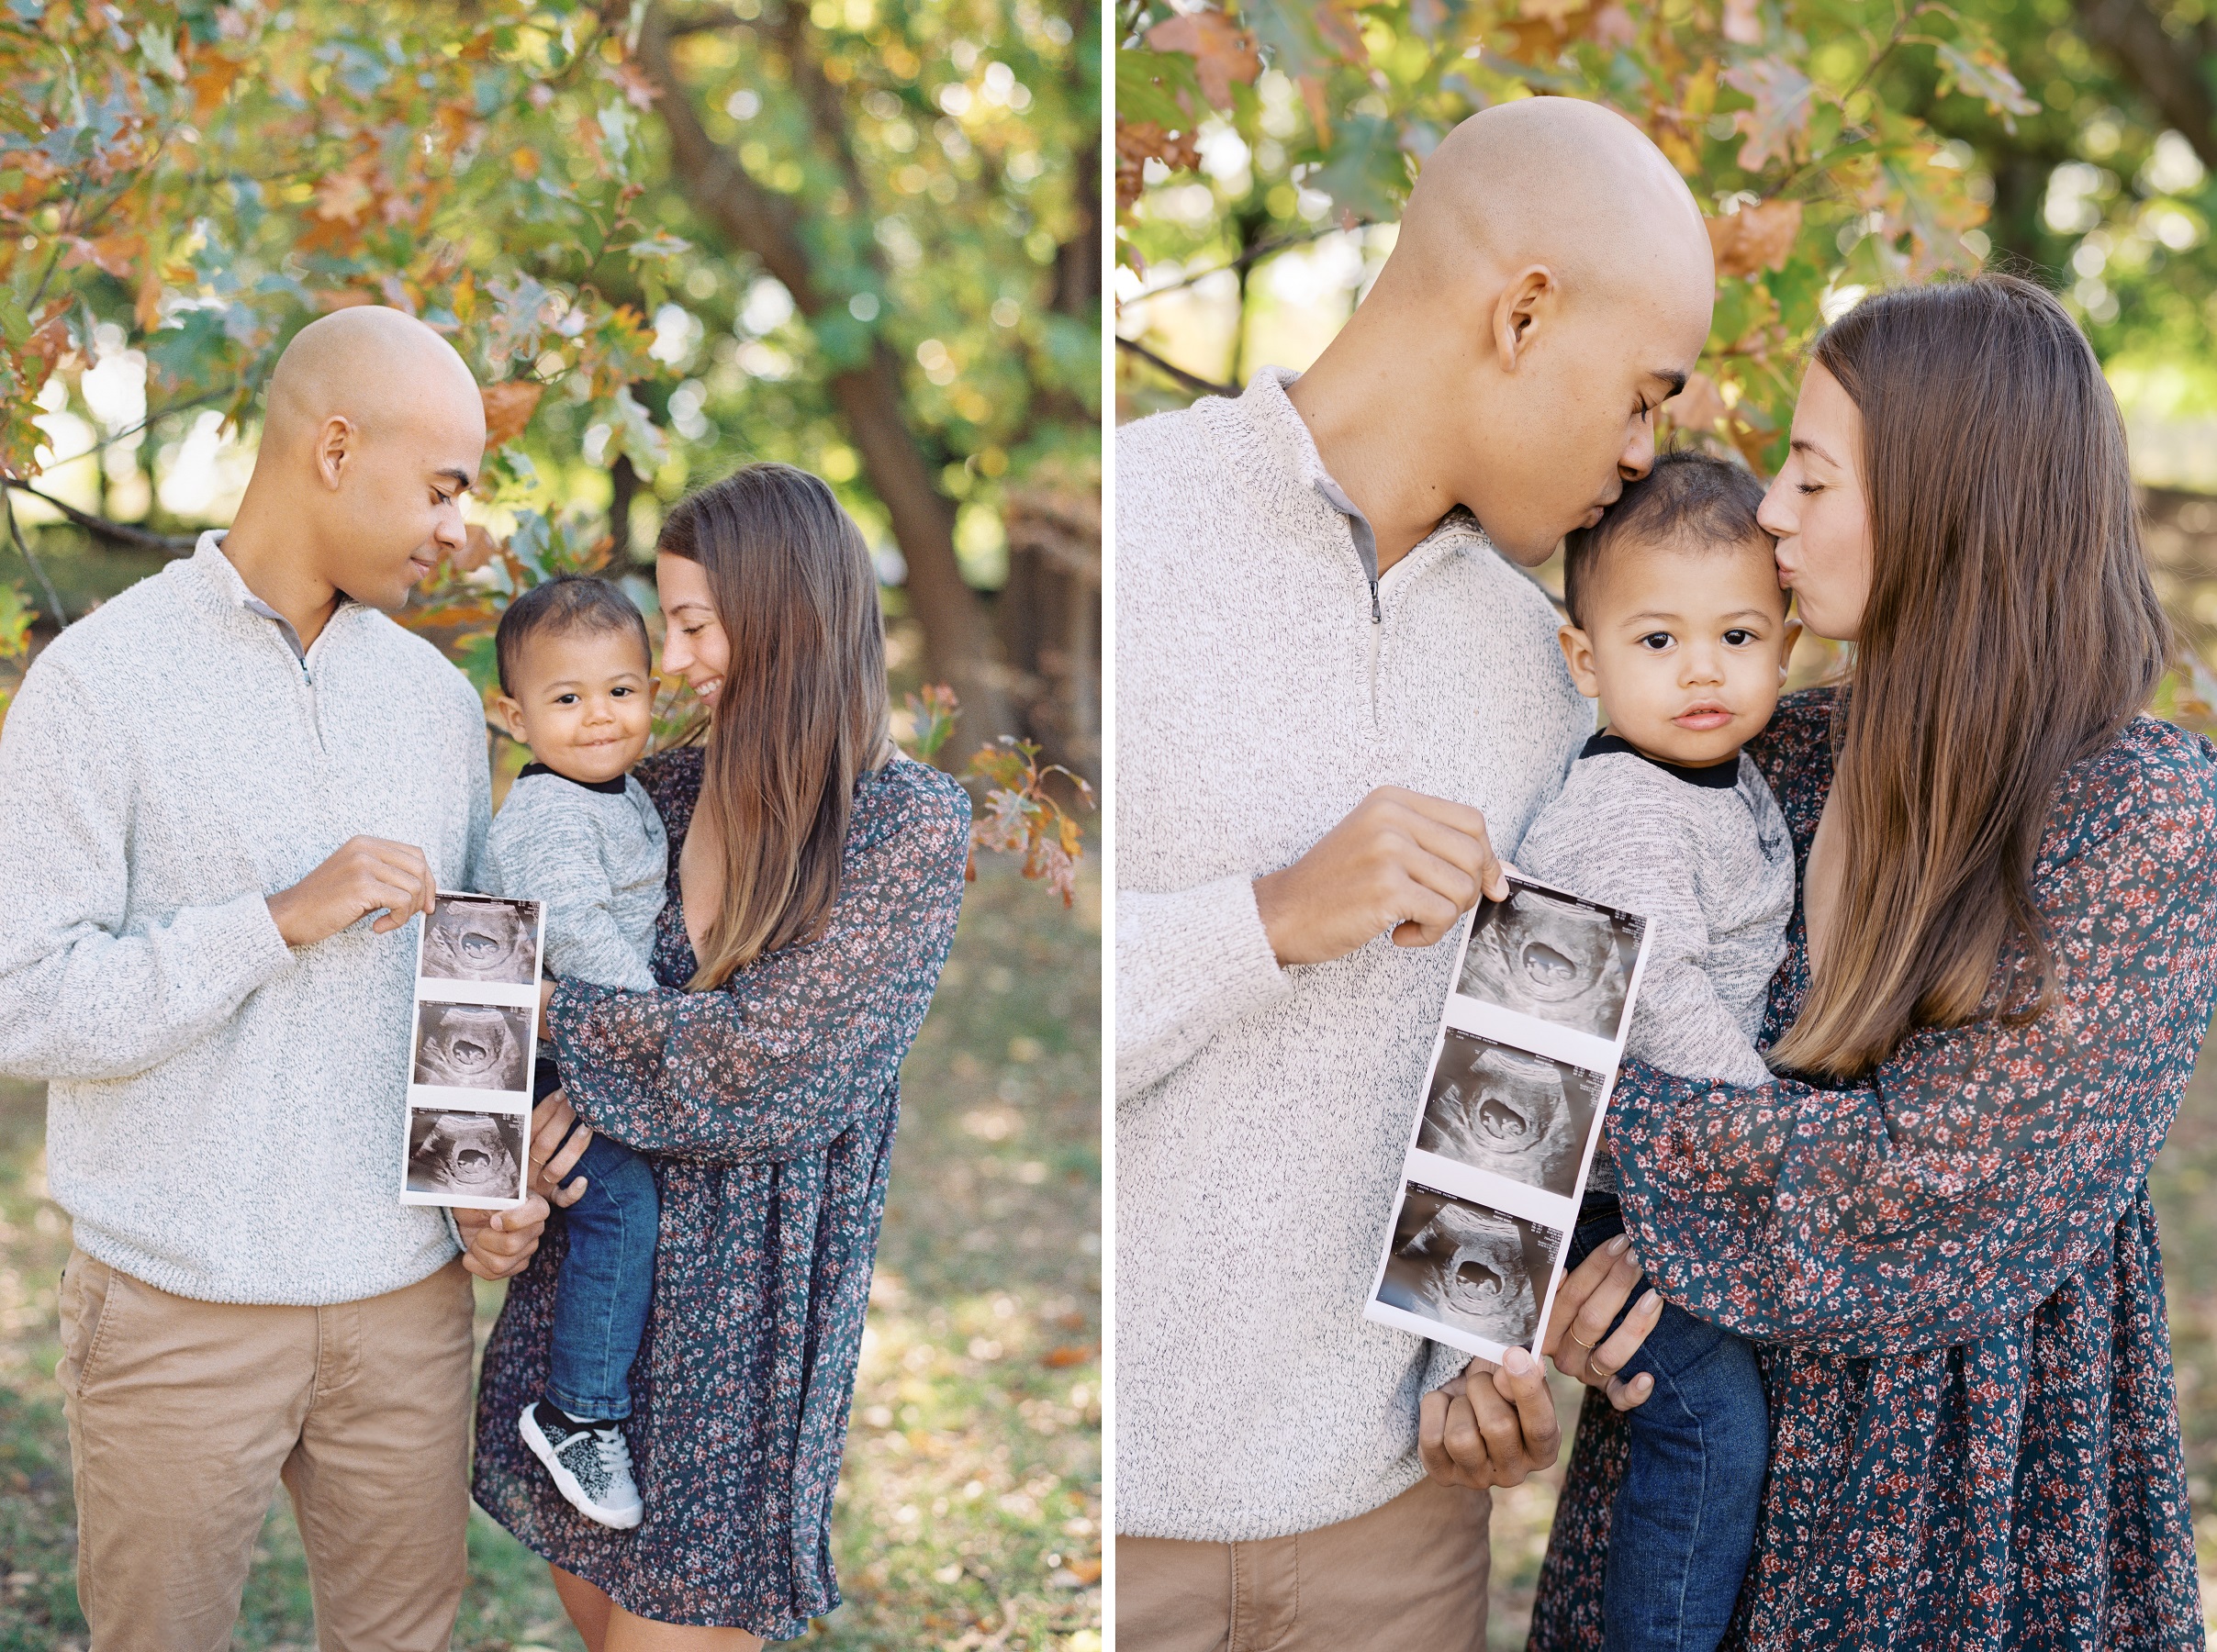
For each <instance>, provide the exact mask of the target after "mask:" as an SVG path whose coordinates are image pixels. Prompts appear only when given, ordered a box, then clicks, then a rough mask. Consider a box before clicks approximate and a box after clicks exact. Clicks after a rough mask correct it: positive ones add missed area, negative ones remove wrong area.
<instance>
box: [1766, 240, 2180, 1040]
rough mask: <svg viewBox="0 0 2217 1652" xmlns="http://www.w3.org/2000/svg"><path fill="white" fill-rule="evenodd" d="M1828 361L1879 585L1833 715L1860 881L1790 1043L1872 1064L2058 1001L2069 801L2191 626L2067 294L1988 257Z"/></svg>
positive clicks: (1846, 847)
mask: <svg viewBox="0 0 2217 1652" xmlns="http://www.w3.org/2000/svg"><path fill="white" fill-rule="evenodd" d="M1816 359H1817V360H1818V362H1819V363H1821V364H1822V365H1823V367H1824V369H1825V371H1826V372H1828V373H1830V374H1831V375H1832V376H1833V377H1834V378H1836V379H1838V380H1839V381H1840V385H1841V387H1842V389H1844V390H1845V391H1846V392H1847V393H1848V396H1849V397H1850V398H1851V399H1852V400H1853V402H1854V404H1855V406H1856V407H1857V408H1858V409H1859V410H1860V412H1861V413H1862V415H1863V454H1862V459H1863V482H1864V495H1865V497H1866V498H1867V499H1868V501H1869V510H1870V532H1871V593H1870V600H1869V605H1868V606H1867V607H1866V608H1865V609H1864V618H1863V625H1862V632H1861V635H1860V636H1859V637H1858V639H1857V641H1856V647H1855V664H1854V675H1853V679H1852V680H1851V682H1850V684H1849V686H1847V687H1846V688H1845V689H1844V690H1843V693H1844V696H1845V700H1844V704H1843V705H1842V707H1841V709H1840V710H1839V712H1838V714H1837V716H1836V718H1835V720H1834V723H1833V741H1834V750H1835V755H1836V759H1837V764H1836V769H1835V776H1834V780H1833V785H1834V787H1835V788H1836V789H1837V792H1838V801H1839V806H1840V809H1841V810H1842V814H1841V819H1840V821H1839V824H1840V826H1841V828H1842V833H1841V848H1842V880H1841V887H1840V899H1839V905H1838V909H1837V913H1836V916H1835V917H1834V919H1833V928H1832V931H1831V935H1830V937H1829V939H1828V941H1827V943H1826V948H1825V953H1824V957H1823V961H1822V962H1821V964H1820V965H1819V966H1817V967H1816V968H1815V970H1814V971H1813V973H1812V977H1811V980H1810V983H1809V991H1808V999H1807V1000H1806V1001H1805V1002H1804V1004H1803V1006H1802V1010H1801V1014H1800V1016H1799V1018H1798V1019H1797V1021H1795V1023H1794V1025H1793V1026H1792V1027H1791V1028H1790V1029H1789V1030H1788V1031H1787V1032H1786V1036H1785V1037H1784V1038H1783V1039H1781V1040H1780V1041H1779V1043H1778V1044H1777V1045H1776V1046H1775V1048H1774V1049H1773V1050H1772V1051H1771V1056H1772V1059H1773V1061H1774V1063H1775V1065H1777V1066H1781V1067H1785V1068H1788V1069H1793V1070H1797V1071H1800V1072H1804V1073H1810V1074H1819V1075H1827V1076H1831V1077H1858V1076H1860V1075H1863V1074H1864V1073H1867V1072H1868V1071H1869V1070H1870V1069H1871V1068H1872V1067H1874V1066H1876V1065H1877V1064H1878V1063H1879V1062H1881V1061H1883V1060H1885V1059H1886V1057H1887V1055H1890V1054H1892V1052H1893V1050H1894V1048H1895V1046H1896V1045H1897V1044H1899V1043H1900V1041H1901V1039H1902V1038H1903V1037H1904V1036H1905V1035H1906V1034H1907V1033H1908V1032H1909V1029H1910V1028H1911V1027H1914V1026H1940V1027H1947V1026H1958V1025H1961V1024H1962V1023H1964V1022H1965V1021H1970V1020H1972V1019H1973V1018H1975V1017H1976V1016H1977V1015H1978V1014H1979V1013H1980V1010H1981V1007H1982V1006H1983V1005H1985V1004H1986V1002H1987V997H1988V994H1989V993H1990V992H1998V993H1999V1007H2000V1011H2001V1012H2002V1013H2004V1014H2007V1015H2009V1016H2010V1017H2011V1018H2012V1019H2024V1018H2030V1017H2032V1016H2035V1015H2038V1014H2039V1013H2040V1012H2041V1011H2042V1010H2043V1009H2044V1008H2045V1007H2046V1004H2047V1002H2048V999H2049V996H2050V994H2051V993H2052V991H2053V989H2054V987H2055V981H2054V972H2055V958H2054V954H2053V953H2052V951H2051V949H2050V946H2049V942H2048V936H2047V933H2046V931H2045V927H2044V925H2043V922H2042V921H2041V917H2040V913H2039V911H2038V910H2037V909H2036V908H2035V907H2034V905H2033V900H2032V863H2033V858H2034V855H2035V854H2036V853H2037V851H2038V848H2039V844H2040V838H2041V834H2042V832H2043V828H2044V827H2045V825H2046V821H2047V815H2048V809H2049V806H2050V803H2051V802H2052V800H2053V798H2054V795H2055V788H2056V785H2057V782H2058V781H2059V780H2060V779H2061V778H2062V776H2063V774H2064V771H2065V770H2066V769H2067V768H2069V767H2070V765H2073V764H2074V763H2077V762H2078V761H2080V760H2081V759H2083V758H2086V757H2088V756H2090V755H2092V754H2093V753H2097V752H2099V751H2100V750H2101V749H2102V747H2103V746H2104V745H2106V744H2107V743H2108V742H2110V740H2111V738H2112V737H2113V736H2114V735H2115V734H2116V733H2117V731H2119V730H2120V729H2121V728H2122V727H2123V725H2124V724H2125V723H2126V722H2127V721H2128V720H2130V719H2131V718H2132V717H2133V716H2134V715H2135V714H2136V713H2137V712H2139V711H2140V710H2141V709H2142V708H2144V706H2145V705H2146V704H2147V700H2148V697H2149V695H2150V694H2151V693H2153V691H2154V690H2155V684H2156V681H2157V679H2158V678H2159V677H2160V676H2161V675H2163V671H2164V668H2165V663H2166V661H2167V658H2168V656H2169V644H2170V631H2169V627H2168V625H2167V622H2166V620H2165V618H2164V614H2163V609H2162V608H2161V607H2160V605H2159V604H2158V603H2157V601H2156V597H2155V586H2154V584H2153V583H2152V582H2151V580H2150V579H2149V577H2148V571H2147V564H2146V561H2145V559H2144V556H2143V554H2142V551H2141V544H2140V528H2139V515H2138V508H2137V504H2136V502H2135V499H2134V496H2133V482H2132V475H2131V473H2130V471H2129V469H2128V468H2127V465H2126V462H2125V443H2124V427H2123V424H2122V421H2121V420H2120V419H2119V417H2118V413H2117V404H2116V402H2115V400H2114V399H2113V398H2112V397H2111V395H2110V389H2109V385H2107V384H2106V383H2105V382H2104V381H2103V379H2102V376H2101V370H2100V368H2099V365H2098V364H2097V363H2096V362H2095V360H2094V352H2092V350H2090V349H2089V348H2088V345H2087V341H2086V340H2085V339H2084V338H2083V337H2082V336H2081V335H2080V334H2079V332H2078V329H2077V327H2075V326H2074V325H2073V324H2072V322H2071V318H2070V317H2069V316H2068V315H2067V314H2066V313H2065V311H2064V308H2063V307H2062V306H2061V305H2059V304H2058V303H2056V302H2055V298H2054V297H2052V296H2050V295H2049V294H2047V293H2045V292H2043V290H2042V289H2040V288H2039V287H2037V286H2035V285H2032V284H2031V283H2030V282H2026V281H2022V280H2019V279H2017V278H2015V277H2012V276H2008V275H1995V274H1988V275H1981V276H1979V277H1978V278H1976V280H1972V281H1966V282H1956V283H1951V284H1947V285H1936V286H1924V287H1915V288H1909V289H1905V290H1903V291H1899V292H1894V293H1887V294H1884V295H1882V296H1876V297H1872V298H1866V299H1865V300H1864V301H1863V302H1862V303H1861V304H1858V305H1857V306H1856V307H1854V308H1853V309H1852V310H1850V311H1849V312H1848V313H1847V314H1846V315H1844V316H1842V318H1840V319H1839V320H1838V321H1837V322H1835V323H1833V325H1832V326H1831V329H1829V330H1828V331H1827V332H1826V333H1825V334H1824V335H1823V337H1822V338H1820V340H1818V342H1817V347H1816ZM2005 958H2007V959H2009V960H2010V965H2009V977H2008V978H1998V976H1999V972H2000V971H2001V970H2002V967H2003V961H2004V959H2005Z"/></svg>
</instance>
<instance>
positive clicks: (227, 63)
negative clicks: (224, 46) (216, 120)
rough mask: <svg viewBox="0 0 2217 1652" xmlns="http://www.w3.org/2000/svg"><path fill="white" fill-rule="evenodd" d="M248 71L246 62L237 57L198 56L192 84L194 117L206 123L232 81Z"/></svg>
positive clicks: (194, 66) (195, 61)
mask: <svg viewBox="0 0 2217 1652" xmlns="http://www.w3.org/2000/svg"><path fill="white" fill-rule="evenodd" d="M243 73H246V64H245V63H244V62H243V61H241V60H239V59H237V58H223V57H207V56H198V57H196V58H195V60H194V62H193V69H192V77H191V81H190V83H189V84H191V86H192V89H193V118H194V119H195V120H196V121H200V122H203V123H205V122H206V121H207V117H209V116H210V115H212V114H214V113H215V112H216V109H217V108H218V106H219V105H221V103H222V102H223V99H224V95H225V94H227V93H229V92H230V89H231V83H232V82H233V81H235V80H237V79H238V78H239V77H240V76H241V74H243Z"/></svg>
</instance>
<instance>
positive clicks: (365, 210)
mask: <svg viewBox="0 0 2217 1652" xmlns="http://www.w3.org/2000/svg"><path fill="white" fill-rule="evenodd" d="M368 171H369V165H368V163H366V162H359V161H358V162H355V163H354V164H353V166H350V167H349V168H347V170H346V171H344V172H339V173H330V175H329V176H327V177H324V178H320V179H319V180H318V181H317V184H316V216H317V217H318V218H321V219H322V220H323V221H324V222H325V223H327V224H350V225H351V224H358V223H360V222H361V221H362V220H363V219H364V218H367V217H368V216H369V210H370V208H371V207H373V206H375V204H376V200H377V197H376V194H375V191H373V190H372V189H371V188H370V186H369V180H368V178H367V177H366V176H365V175H364V174H365V173H368Z"/></svg>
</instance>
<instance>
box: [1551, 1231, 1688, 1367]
mask: <svg viewBox="0 0 2217 1652" xmlns="http://www.w3.org/2000/svg"><path fill="white" fill-rule="evenodd" d="M1639 1283H1640V1258H1639V1257H1638V1256H1634V1255H1633V1254H1632V1242H1631V1239H1630V1237H1629V1235H1627V1234H1624V1233H1619V1234H1618V1235H1617V1236H1616V1237H1615V1238H1614V1239H1612V1240H1610V1241H1609V1242H1608V1243H1607V1245H1603V1246H1602V1247H1601V1248H1600V1249H1599V1250H1597V1251H1596V1252H1595V1253H1594V1254H1593V1255H1592V1256H1588V1257H1587V1258H1586V1259H1585V1260H1584V1261H1583V1262H1581V1263H1579V1264H1578V1266H1577V1267H1574V1268H1573V1269H1572V1270H1571V1271H1570V1272H1569V1273H1568V1274H1566V1275H1565V1276H1564V1277H1563V1280H1562V1288H1561V1289H1558V1290H1557V1291H1556V1292H1555V1305H1554V1308H1553V1309H1552V1311H1551V1312H1550V1313H1549V1314H1548V1319H1547V1335H1546V1336H1544V1337H1543V1338H1541V1339H1540V1351H1541V1352H1542V1353H1544V1354H1546V1355H1548V1356H1550V1357H1551V1358H1552V1359H1553V1360H1554V1362H1555V1368H1556V1369H1557V1370H1558V1371H1561V1372H1562V1374H1563V1375H1564V1376H1566V1377H1574V1378H1576V1379H1578V1380H1579V1381H1580V1382H1583V1383H1584V1384H1585V1385H1586V1387H1588V1388H1597V1389H1600V1390H1602V1391H1603V1392H1604V1393H1606V1394H1607V1395H1608V1397H1609V1403H1610V1404H1611V1405H1613V1406H1615V1407H1616V1408H1617V1409H1618V1411H1630V1410H1631V1409H1632V1408H1633V1407H1634V1406H1635V1405H1639V1404H1640V1403H1641V1402H1642V1401H1645V1400H1646V1399H1647V1397H1648V1396H1649V1395H1650V1394H1652V1393H1653V1392H1654V1391H1655V1379H1653V1378H1652V1377H1651V1376H1649V1375H1648V1374H1647V1373H1646V1372H1645V1371H1642V1372H1640V1375H1638V1376H1637V1377H1634V1378H1633V1379H1631V1380H1630V1381H1629V1382H1626V1381H1624V1380H1623V1379H1620V1378H1619V1377H1618V1375H1617V1373H1618V1371H1621V1370H1622V1369H1624V1366H1625V1362H1626V1361H1627V1360H1629V1359H1630V1358H1631V1356H1633V1355H1635V1354H1637V1353H1639V1352H1640V1344H1641V1343H1643V1342H1645V1341H1647V1334H1648V1333H1649V1332H1651V1331H1652V1330H1653V1329H1654V1328H1655V1322H1656V1321H1657V1320H1658V1319H1660V1318H1662V1317H1663V1299H1662V1298H1661V1297H1659V1296H1657V1295H1656V1294H1655V1293H1654V1292H1653V1291H1652V1290H1651V1291H1649V1292H1648V1293H1647V1294H1646V1295H1645V1296H1643V1297H1641V1298H1640V1303H1639V1306H1637V1307H1635V1308H1634V1309H1633V1310H1632V1311H1631V1312H1629V1313H1628V1314H1626V1315H1625V1316H1624V1323H1623V1324H1621V1325H1619V1326H1618V1327H1617V1331H1616V1334H1614V1335H1610V1336H1605V1335H1604V1333H1605V1332H1607V1330H1608V1328H1609V1322H1610V1321H1612V1320H1614V1319H1615V1318H1616V1317H1617V1314H1618V1311H1619V1310H1621V1309H1622V1308H1623V1307H1624V1304H1625V1302H1626V1300H1627V1299H1629V1297H1630V1296H1631V1294H1632V1289H1633V1288H1634V1287H1635V1286H1637V1285H1638V1284H1639Z"/></svg>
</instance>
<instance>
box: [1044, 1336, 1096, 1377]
mask: <svg viewBox="0 0 2217 1652" xmlns="http://www.w3.org/2000/svg"><path fill="white" fill-rule="evenodd" d="M1094 1352H1095V1350H1094V1347H1093V1345H1092V1344H1091V1343H1070V1344H1067V1345H1064V1346H1062V1347H1059V1348H1049V1349H1048V1350H1047V1352H1046V1353H1045V1354H1043V1355H1041V1356H1039V1363H1040V1364H1041V1365H1044V1366H1049V1367H1053V1368H1054V1369H1056V1370H1058V1371H1059V1370H1063V1369H1065V1368H1067V1367H1070V1366H1081V1365H1084V1364H1085V1363H1086V1362H1087V1361H1088V1360H1090V1359H1092V1357H1093V1355H1094Z"/></svg>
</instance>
